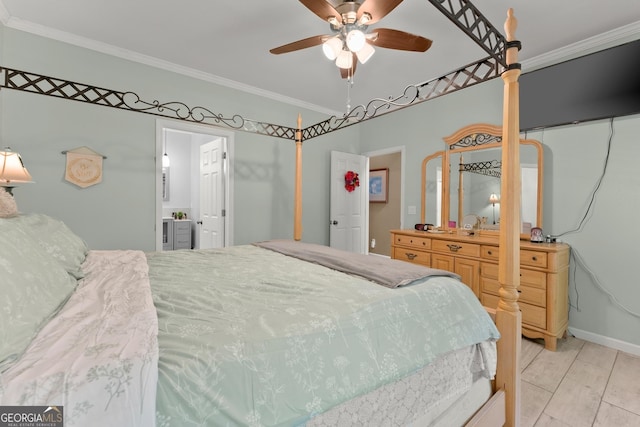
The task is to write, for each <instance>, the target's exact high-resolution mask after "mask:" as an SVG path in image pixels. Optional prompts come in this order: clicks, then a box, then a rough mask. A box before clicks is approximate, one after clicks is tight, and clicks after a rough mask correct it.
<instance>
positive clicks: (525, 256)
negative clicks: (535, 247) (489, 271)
mask: <svg viewBox="0 0 640 427" xmlns="http://www.w3.org/2000/svg"><path fill="white" fill-rule="evenodd" d="M480 256H481V257H482V258H483V259H488V260H492V261H498V258H499V256H500V251H499V248H497V247H496V246H486V245H482V247H481V249H480ZM520 264H521V265H530V266H532V267H540V268H547V253H546V252H539V251H530V250H527V249H521V250H520Z"/></svg>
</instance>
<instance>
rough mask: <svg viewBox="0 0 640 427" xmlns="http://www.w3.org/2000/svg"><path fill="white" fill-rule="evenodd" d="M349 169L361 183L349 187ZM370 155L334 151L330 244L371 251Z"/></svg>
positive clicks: (332, 157)
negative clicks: (351, 188) (368, 241)
mask: <svg viewBox="0 0 640 427" xmlns="http://www.w3.org/2000/svg"><path fill="white" fill-rule="evenodd" d="M347 171H354V172H356V173H358V175H359V178H360V186H359V187H356V189H355V190H354V191H352V192H348V191H347V190H346V189H345V174H346V173H347ZM368 183H369V158H368V157H365V156H361V155H358V154H351V153H342V152H339V151H332V152H331V202H330V203H331V206H330V212H329V230H330V231H329V245H330V246H331V247H333V248H336V249H342V250H345V251H349V252H356V253H368V249H369V247H368V245H367V239H368V236H369V218H368V215H369V191H368V188H369V185H368Z"/></svg>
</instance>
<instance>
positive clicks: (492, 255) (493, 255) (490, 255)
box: [480, 245, 499, 261]
mask: <svg viewBox="0 0 640 427" xmlns="http://www.w3.org/2000/svg"><path fill="white" fill-rule="evenodd" d="M498 255H499V252H498V247H497V246H486V245H482V246H480V257H482V258H483V259H490V260H492V261H498Z"/></svg>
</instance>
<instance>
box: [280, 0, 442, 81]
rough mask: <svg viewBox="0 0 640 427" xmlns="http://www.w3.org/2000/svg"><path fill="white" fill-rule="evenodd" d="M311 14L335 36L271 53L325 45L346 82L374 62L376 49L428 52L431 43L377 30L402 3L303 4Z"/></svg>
mask: <svg viewBox="0 0 640 427" xmlns="http://www.w3.org/2000/svg"><path fill="white" fill-rule="evenodd" d="M300 3H302V4H303V5H305V6H306V7H307V8H308V9H309V10H311V11H312V12H313V13H315V14H316V15H317V16H319V17H320V18H321V19H322V20H323V21H327V22H328V23H329V26H330V28H331V32H332V34H325V35H319V36H313V37H308V38H306V39H302V40H298V41H295V42H292V43H288V44H285V45H282V46H279V47H276V48H273V49H271V50H270V51H269V52H271V53H273V54H275V55H279V54H281V53H288V52H293V51H296V50H300V49H306V48H308V47H313V46H318V45H322V50H323V52H324V54H325V56H326V57H327V58H329V59H330V60H335V61H336V65H337V66H338V68H339V69H340V74H341V75H342V78H349V77H352V76H353V74H354V73H355V71H356V64H357V62H358V61H360V63H361V64H364V63H365V62H367V61H368V60H369V58H371V56H372V55H373V53H374V51H375V49H374V46H376V47H383V48H387V49H396V50H407V51H413V52H425V51H426V50H427V49H429V48H430V47H431V43H432V42H431V40H429V39H426V38H424V37H421V36H418V35H415V34H411V33H407V32H404V31H399V30H392V29H389V28H376V29H373V30H371V31H370V32H367V29H368V27H369V25H372V24H375V23H376V22H378V21H379V20H381V19H382V18H384V17H385V16H386V15H387V14H389V12H391V11H392V10H393V9H395V8H396V6H398V5H399V4H400V3H402V0H353V1H350V0H348V1H343V2H341V3H340V4H338V5H336V6H333V5H332V4H331V3H329V2H328V1H327V0H300Z"/></svg>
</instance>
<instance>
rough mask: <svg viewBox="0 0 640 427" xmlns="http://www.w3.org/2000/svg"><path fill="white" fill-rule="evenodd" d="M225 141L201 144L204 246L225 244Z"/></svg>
mask: <svg viewBox="0 0 640 427" xmlns="http://www.w3.org/2000/svg"><path fill="white" fill-rule="evenodd" d="M223 162H224V141H223V139H222V138H218V139H215V140H213V141H211V142H207V143H206V144H202V145H201V146H200V219H199V221H198V222H197V232H198V233H199V242H200V246H199V248H200V249H211V248H221V247H224V220H225V218H224V214H223V209H224V175H223V170H224V165H223Z"/></svg>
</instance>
